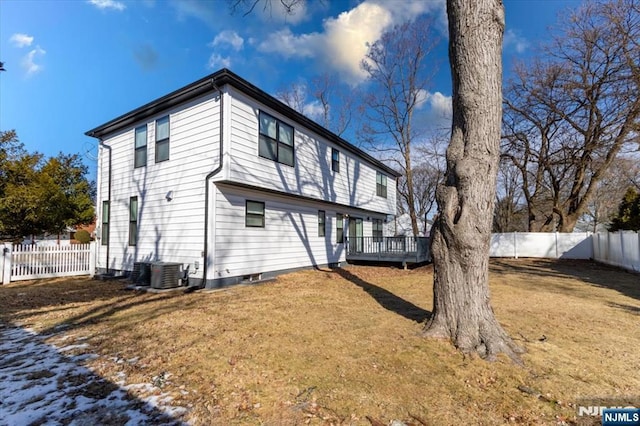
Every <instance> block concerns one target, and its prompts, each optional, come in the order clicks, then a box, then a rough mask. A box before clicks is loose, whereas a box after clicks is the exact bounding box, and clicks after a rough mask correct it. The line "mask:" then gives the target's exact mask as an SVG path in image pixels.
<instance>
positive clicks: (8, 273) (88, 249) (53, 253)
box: [2, 243, 95, 284]
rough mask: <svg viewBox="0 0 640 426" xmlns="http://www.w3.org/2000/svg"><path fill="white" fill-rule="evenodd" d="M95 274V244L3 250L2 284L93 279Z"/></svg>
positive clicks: (21, 246)
mask: <svg viewBox="0 0 640 426" xmlns="http://www.w3.org/2000/svg"><path fill="white" fill-rule="evenodd" d="M94 271H95V243H89V244H71V245H66V244H64V245H56V246H38V245H11V244H4V246H3V247H2V283H3V284H7V283H9V282H11V281H21V280H32V279H39V278H55V277H70V276H76V275H91V276H93V274H94Z"/></svg>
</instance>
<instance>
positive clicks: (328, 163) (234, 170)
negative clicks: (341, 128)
mask: <svg viewBox="0 0 640 426" xmlns="http://www.w3.org/2000/svg"><path fill="white" fill-rule="evenodd" d="M229 93H230V98H231V99H230V101H229V104H230V105H229V107H228V108H227V104H225V111H230V117H229V130H228V133H226V136H227V137H225V141H228V146H227V147H226V148H227V149H228V153H229V159H230V160H229V168H228V170H227V171H226V177H227V178H228V179H229V180H231V181H234V182H238V183H242V184H249V185H254V186H257V187H261V188H266V189H271V190H277V191H281V192H284V193H288V194H295V195H303V196H306V197H311V198H314V199H318V200H327V201H331V202H335V203H338V204H342V205H345V206H352V207H359V208H363V209H367V210H372V211H377V212H380V213H383V214H395V209H396V205H395V200H396V198H395V196H396V195H395V179H392V178H390V179H389V180H390V183H391V182H393V184H390V185H388V190H387V198H382V197H378V196H376V173H377V172H380V170H378V169H377V168H376V167H375V166H374V165H373V164H371V163H369V162H367V161H364V160H363V159H361V158H360V157H358V156H356V155H355V154H352V153H351V152H349V151H347V150H340V153H339V162H340V165H339V167H340V173H336V172H332V170H331V167H332V148H336V149H337V147H336V146H334V145H333V144H331V142H329V141H327V140H325V139H323V138H320V137H319V136H318V135H316V134H315V133H313V132H311V131H308V130H306V128H304V127H302V126H301V125H298V124H296V123H293V122H291V120H290V119H288V118H287V117H283V116H281V115H279V114H277V113H276V112H274V111H271V110H269V109H268V108H266V107H264V106H263V105H261V104H259V103H257V102H255V101H254V100H252V99H250V98H248V97H247V96H245V95H244V94H242V93H240V92H238V91H237V90H235V89H233V88H231V89H230V92H229ZM261 111H263V112H265V113H267V114H269V115H270V116H273V117H274V118H275V119H277V120H281V121H282V122H284V123H289V124H292V125H293V126H294V137H293V139H294V141H295V167H289V166H286V165H283V164H280V163H278V162H275V161H273V160H270V159H267V158H263V157H261V156H260V155H259V127H260V126H259V117H260V112H261Z"/></svg>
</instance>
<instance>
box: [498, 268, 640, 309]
mask: <svg viewBox="0 0 640 426" xmlns="http://www.w3.org/2000/svg"><path fill="white" fill-rule="evenodd" d="M491 272H492V273H498V274H500V273H501V272H508V273H516V274H526V275H527V276H530V277H532V281H531V285H532V286H536V285H538V284H539V283H538V282H536V281H535V277H544V278H549V277H558V278H572V279H578V280H580V281H582V282H584V283H586V284H588V285H592V286H596V287H601V288H607V289H611V290H614V291H617V292H618V293H620V294H622V295H624V296H627V297H631V298H633V299H636V300H640V274H637V273H633V272H629V271H626V270H624V269H620V268H616V267H613V266H608V265H604V264H601V263H597V262H593V261H590V260H569V259H535V260H533V259H526V260H523V261H519V260H513V259H510V260H503V259H492V260H491ZM544 285H545V286H547V287H551V286H550V285H549V284H544ZM552 287H553V289H554V290H556V291H559V292H562V293H566V294H576V293H578V292H579V290H578V289H577V288H576V287H575V286H570V285H563V284H560V283H554V284H553V285H552Z"/></svg>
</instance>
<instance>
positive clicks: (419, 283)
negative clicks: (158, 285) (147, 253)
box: [0, 260, 640, 425]
mask: <svg viewBox="0 0 640 426" xmlns="http://www.w3.org/2000/svg"><path fill="white" fill-rule="evenodd" d="M432 280H433V271H432V269H431V267H430V266H427V267H422V268H417V269H414V270H409V271H403V270H399V269H395V268H389V267H371V266H350V267H348V268H346V269H342V270H335V271H329V270H326V271H303V272H297V273H292V274H289V275H285V276H281V277H279V278H278V279H277V280H276V281H275V282H271V283H268V284H264V285H257V286H238V287H233V288H230V289H227V290H223V291H215V292H199V293H192V294H184V293H183V292H182V291H179V292H171V293H164V294H146V293H138V292H132V291H125V290H123V287H124V285H123V283H122V282H113V281H111V282H99V281H92V280H89V279H56V280H43V281H34V282H26V283H15V284H11V285H8V286H2V287H0V320H2V321H5V322H11V323H14V324H21V325H24V326H28V327H32V328H34V329H35V330H37V331H38V332H40V333H44V334H51V337H50V339H51V341H52V342H55V341H56V339H60V338H61V336H67V337H66V338H67V342H69V340H68V339H69V338H70V337H69V336H71V337H74V338H78V339H80V338H81V339H82V341H83V342H84V343H88V344H89V347H90V351H92V352H94V353H96V354H99V355H101V357H100V358H98V359H94V360H89V361H87V363H88V364H89V365H90V366H91V367H93V368H94V369H95V371H96V372H98V373H99V374H100V375H101V376H102V377H105V378H107V379H110V380H114V381H115V378H116V377H118V374H119V373H121V372H124V373H125V374H126V376H127V378H128V380H131V381H132V382H136V381H138V382H142V381H150V380H151V378H152V377H156V376H158V375H161V374H162V373H164V374H162V376H163V377H168V379H167V380H166V381H165V382H164V383H163V384H162V385H161V386H162V391H163V392H169V393H171V394H172V395H174V397H175V402H176V404H180V405H183V406H186V407H189V409H190V412H189V414H188V416H187V417H186V419H185V420H187V421H189V422H190V423H192V424H195V425H208V424H271V425H280V424H304V423H310V424H330V423H333V424H369V423H370V420H368V419H367V417H369V418H370V419H371V420H372V421H373V423H375V421H380V422H381V423H382V424H385V425H386V424H389V422H390V421H391V420H393V419H398V420H403V421H405V422H407V424H429V425H432V424H433V425H441V424H442V425H451V424H486V425H497V424H509V423H521V424H558V423H559V424H562V422H563V421H564V422H566V423H568V424H574V423H575V422H576V421H577V420H578V418H577V415H576V408H575V404H576V401H577V400H578V399H579V398H581V397H615V396H632V397H640V376H639V375H638V371H640V350H639V348H640V276H639V275H637V274H631V273H627V272H623V271H621V270H617V269H613V268H609V267H605V266H602V265H597V264H594V263H590V262H587V261H550V260H493V261H492V263H491V278H490V280H491V294H492V304H493V307H494V310H495V312H496V315H497V317H498V319H499V320H500V322H501V324H502V325H503V326H504V327H505V329H506V330H507V332H508V333H509V334H510V335H511V336H512V337H513V338H514V339H515V340H516V341H517V343H519V344H520V345H522V346H524V347H525V348H526V350H527V353H526V354H525V355H524V356H523V360H524V363H525V366H524V368H523V367H518V366H516V365H514V364H513V363H512V362H511V361H510V360H508V359H507V358H506V357H504V358H501V359H500V360H499V361H497V362H494V363H488V362H485V361H482V360H480V359H478V358H476V357H464V356H462V355H461V354H460V353H459V352H457V351H456V350H455V349H454V348H453V347H452V346H451V345H450V344H449V343H448V342H445V341H433V340H425V339H423V338H421V337H420V331H421V329H422V326H423V322H424V320H425V319H426V318H427V316H428V315H429V311H428V310H429V309H431V307H432V294H431V293H432V292H431V285H432ZM66 327H68V328H66ZM61 330H64V331H63V332H60V331H61ZM136 357H139V360H138V362H136V363H133V364H131V363H127V362H118V361H117V360H122V359H131V358H136ZM159 386H160V385H159ZM522 389H525V390H528V392H523V391H522Z"/></svg>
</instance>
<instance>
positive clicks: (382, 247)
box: [347, 237, 431, 265]
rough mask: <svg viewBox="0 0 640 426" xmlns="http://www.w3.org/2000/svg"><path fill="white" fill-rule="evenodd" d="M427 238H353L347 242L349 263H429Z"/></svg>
mask: <svg viewBox="0 0 640 426" xmlns="http://www.w3.org/2000/svg"><path fill="white" fill-rule="evenodd" d="M430 260H431V256H430V253H429V239H428V238H426V237H352V238H349V239H348V241H347V262H351V261H369V262H393V263H402V264H403V265H408V264H413V263H423V262H429V261H430Z"/></svg>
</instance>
